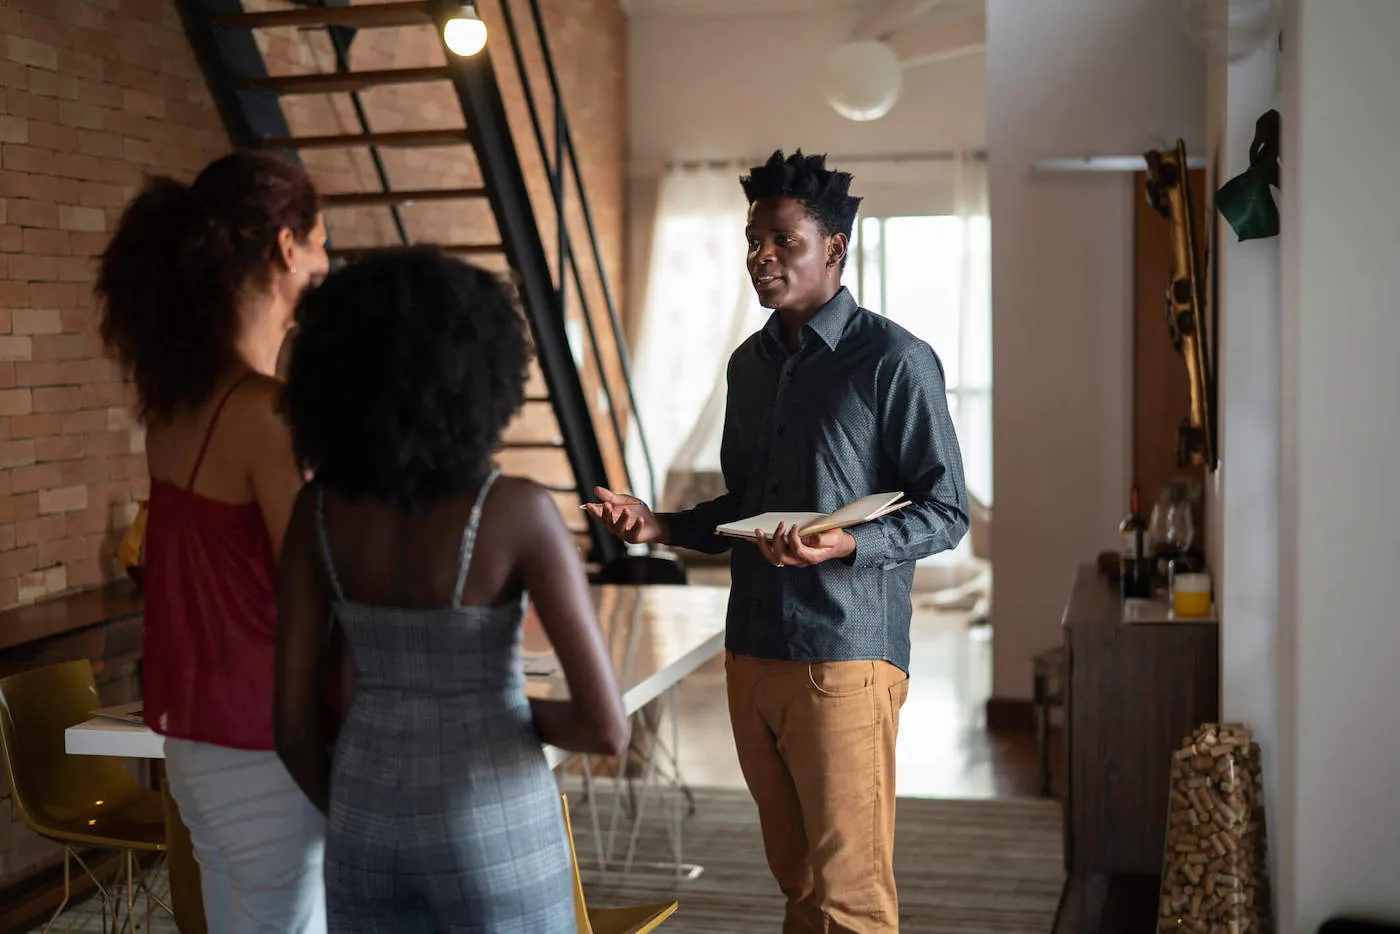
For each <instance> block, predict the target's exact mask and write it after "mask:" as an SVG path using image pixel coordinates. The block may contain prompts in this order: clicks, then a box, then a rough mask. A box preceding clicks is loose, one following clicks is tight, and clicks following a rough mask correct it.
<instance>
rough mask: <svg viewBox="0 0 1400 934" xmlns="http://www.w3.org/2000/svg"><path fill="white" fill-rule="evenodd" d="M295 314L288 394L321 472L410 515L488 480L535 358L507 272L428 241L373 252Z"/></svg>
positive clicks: (349, 494)
mask: <svg viewBox="0 0 1400 934" xmlns="http://www.w3.org/2000/svg"><path fill="white" fill-rule="evenodd" d="M296 320H297V325H298V329H297V333H296V335H295V337H294V338H293V343H292V352H291V358H290V361H289V363H288V369H287V385H286V387H285V388H284V389H283V392H282V405H283V411H284V413H285V415H286V417H287V420H288V421H289V422H290V423H291V428H292V443H293V445H294V447H295V450H296V456H297V459H298V460H299V461H300V462H301V465H302V467H303V468H305V469H309V470H313V471H315V473H316V478H317V480H318V482H320V483H322V484H324V485H325V486H326V487H327V488H328V489H331V490H334V491H335V492H336V493H339V494H340V495H341V496H344V497H346V498H347V499H352V500H353V499H357V498H359V497H361V496H370V497H373V498H375V499H378V500H380V501H382V502H386V503H389V504H391V505H393V506H395V507H397V508H400V509H403V510H406V511H408V512H419V511H421V510H422V509H423V508H424V507H426V506H427V505H428V504H429V503H431V502H432V501H434V500H436V499H438V498H441V497H444V496H451V495H453V494H458V493H463V492H467V491H469V490H472V489H474V488H475V487H476V485H477V484H479V483H480V482H481V480H482V479H483V478H484V477H485V475H486V473H487V472H488V470H489V468H490V464H491V455H492V452H493V451H494V450H495V448H496V446H497V444H498V443H499V441H500V438H501V432H502V431H503V430H504V429H505V427H506V425H507V423H509V422H510V420H511V418H512V417H513V416H514V415H515V413H516V412H518V411H519V410H520V407H521V405H522V404H523V403H524V401H525V380H526V376H527V369H528V367H529V365H530V360H531V357H532V350H531V344H530V340H529V337H528V334H527V331H526V326H525V320H524V318H523V316H522V315H521V314H520V310H519V308H518V306H517V304H516V299H515V294H514V291H513V289H512V288H511V287H510V286H509V285H508V284H507V283H506V282H505V281H504V280H503V279H502V278H500V277H499V276H497V275H495V274H493V273H491V272H488V271H486V270H484V269H481V268H479V267H477V266H472V265H469V264H467V263H463V262H461V261H460V260H457V259H453V258H452V257H449V256H448V255H446V254H445V253H443V252H442V251H441V250H438V249H436V248H433V247H412V248H408V249H403V250H392V251H384V252H379V253H371V254H368V255H366V256H365V257H364V258H362V259H360V260H359V261H358V262H355V263H353V264H352V265H350V266H347V267H345V268H343V269H341V270H339V271H337V272H334V273H332V274H331V275H330V276H329V277H328V278H327V279H326V281H325V282H324V283H322V284H321V285H320V286H319V287H317V288H315V289H312V290H311V291H309V292H307V293H306V294H305V295H304V296H303V297H302V300H301V303H300V304H299V305H298V307H297V313H296Z"/></svg>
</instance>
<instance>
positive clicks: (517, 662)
mask: <svg viewBox="0 0 1400 934" xmlns="http://www.w3.org/2000/svg"><path fill="white" fill-rule="evenodd" d="M297 320H298V324H299V325H300V332H299V334H298V336H297V338H296V343H295V345H294V347H293V351H292V357H291V363H290V368H289V373H288V382H287V387H286V391H285V394H284V401H285V403H286V405H285V408H286V412H287V415H288V418H289V420H290V422H291V425H292V436H293V440H294V443H295V448H296V454H297V457H298V459H299V460H300V461H301V463H302V466H303V467H304V468H306V469H309V470H314V472H315V475H316V480H315V482H314V483H313V484H312V485H310V486H308V487H307V488H306V489H305V490H304V491H303V493H302V495H301V497H300V498H299V499H298V501H297V504H296V507H295V510H294V512H293V516H292V520H291V524H290V526H289V528H288V531H287V539H286V542H285V544H284V546H283V552H282V565H281V584H280V588H281V590H280V611H281V612H280V619H279V637H278V663H277V669H278V673H277V703H276V723H275V727H276V735H277V744H278V751H279V753H280V754H281V755H282V758H283V760H284V761H285V762H286V764H287V767H288V769H289V770H290V771H291V773H292V775H293V777H294V778H296V780H297V782H298V784H300V785H301V787H302V789H303V790H304V791H305V792H306V794H307V796H308V797H309V798H310V799H311V801H312V802H313V803H315V804H316V805H317V806H318V807H320V808H321V809H322V810H324V811H327V812H328V815H329V822H328V831H327V840H326V903H327V917H328V921H329V926H330V929H331V931H332V932H351V931H354V932H423V934H427V932H434V931H453V932H462V934H467V932H473V934H478V932H479V934H564V932H568V934H573V932H574V931H575V930H576V928H575V919H574V908H573V890H572V880H571V876H570V872H569V855H568V848H567V840H566V836H565V831H564V826H563V820H562V816H561V813H560V807H559V799H558V792H557V788H556V786H555V783H554V780H553V776H552V775H551V773H550V771H549V769H548V767H547V765H546V764H545V760H544V754H543V751H542V749H541V741H544V742H549V743H552V744H554V745H558V746H561V747H563V748H566V749H573V750H579V751H593V752H603V753H611V754H617V753H619V752H621V750H622V749H624V748H625V746H626V743H627V720H626V717H625V715H624V714H623V710H622V701H621V697H620V696H619V694H618V690H617V684H616V680H615V678H614V676H613V673H612V669H611V665H610V663H609V660H608V655H607V650H606V647H605V646H604V644H603V640H602V636H601V633H600V631H599V627H598V623H597V619H596V617H595V616H594V612H593V608H592V603H591V600H590V597H589V593H588V587H587V582H586V580H585V578H584V575H583V570H582V567H581V565H580V563H579V560H578V556H577V553H576V551H575V550H574V546H573V542H572V540H571V537H570V535H569V532H568V530H567V529H566V528H565V526H564V523H563V520H562V518H561V516H560V514H559V509H558V507H557V506H556V505H555V503H554V501H553V498H552V496H551V495H550V494H549V493H548V491H546V490H545V489H544V488H542V487H540V486H539V485H538V484H535V483H532V482H530V481H528V480H521V479H515V478H505V477H500V476H499V471H498V470H496V469H493V468H492V467H491V459H490V458H491V452H492V451H493V450H494V448H495V447H496V445H497V443H498V442H499V438H500V435H501V432H502V430H503V429H504V427H505V425H506V424H507V422H508V421H509V420H510V419H511V417H513V416H514V414H515V413H516V411H517V410H518V409H519V407H520V405H521V402H522V401H523V395H524V382H525V373H526V367H527V363H528V359H529V350H528V341H527V339H526V335H525V330H524V323H523V321H522V319H521V317H520V315H519V313H518V311H517V310H516V308H515V306H514V304H513V302H512V300H511V296H510V294H509V292H508V290H507V289H506V288H505V286H504V285H503V284H502V283H501V282H500V281H499V280H498V279H497V278H496V277H495V276H493V275H491V274H490V273H487V272H485V271H483V270H480V269H477V268H475V267H472V266H468V265H466V264H464V263H461V262H458V261H456V260H453V259H450V258H448V257H446V256H445V255H444V254H442V253H440V252H438V251H435V250H431V249H415V250H411V251H406V252H404V253H400V254H393V255H387V254H386V255H381V256H375V257H371V258H369V259H366V260H362V261H360V262H359V263H356V264H354V265H352V266H350V267H348V268H347V269H345V270H343V271H340V272H337V273H334V274H333V275H331V277H330V278H329V279H327V281H326V283H325V285H323V286H322V287H321V288H320V289H318V290H316V291H315V292H313V293H311V294H310V295H308V297H307V299H306V301H305V302H304V303H303V305H302V307H301V308H300V309H299V311H298V314H297ZM527 594H528V595H529V598H532V599H533V600H534V602H535V605H536V607H537V609H538V611H539V615H540V620H541V623H542V624H543V626H544V628H545V630H546V632H547V633H548V635H549V637H550V640H551V642H552V643H553V645H554V649H555V651H556V653H557V654H558V656H559V660H560V663H561V666H562V667H563V669H564V674H565V677H566V678H567V680H568V682H569V693H570V697H571V699H570V700H568V701H542V700H529V699H527V698H526V697H525V694H524V675H523V671H522V667H521V659H520V651H519V646H520V632H521V624H522V622H523V619H524V612H525V605H526V602H527ZM331 616H333V617H334V619H335V621H336V623H337V624H338V627H339V632H340V634H342V635H343V636H344V639H345V643H346V644H347V645H348V646H349V649H350V656H351V658H352V659H353V685H354V686H353V699H352V701H351V703H350V706H349V710H348V713H347V714H346V715H345V718H344V721H343V724H342V725H341V726H340V727H339V732H338V735H336V737H335V739H334V756H333V759H332V756H331V755H330V754H328V752H327V749H328V746H329V744H330V742H331V738H332V734H334V733H335V728H334V724H333V723H332V722H331V721H332V720H334V716H333V715H328V713H327V710H326V705H325V703H324V699H325V696H326V689H327V686H328V685H327V679H326V678H325V677H324V675H325V673H326V672H328V671H334V670H335V667H336V663H335V660H334V659H333V658H332V657H331V654H332V653H331V652H330V650H329V648H328V646H329V645H330V644H331V642H330V640H328V638H327V630H326V625H325V621H326V619H327V618H328V617H331Z"/></svg>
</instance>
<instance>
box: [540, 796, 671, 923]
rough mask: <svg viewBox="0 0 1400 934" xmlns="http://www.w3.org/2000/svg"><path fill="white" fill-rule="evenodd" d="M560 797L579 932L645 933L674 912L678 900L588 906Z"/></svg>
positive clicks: (571, 828)
mask: <svg viewBox="0 0 1400 934" xmlns="http://www.w3.org/2000/svg"><path fill="white" fill-rule="evenodd" d="M559 798H560V800H561V801H562V802H563V804H564V829H565V830H566V831H568V834H569V862H570V864H571V865H572V866H573V870H574V916H575V917H576V918H577V919H578V934H647V932H648V931H654V930H656V929H657V928H658V927H660V926H661V922H662V921H665V920H666V919H667V918H669V917H671V915H673V914H675V913H676V909H677V908H678V907H680V903H679V902H671V903H670V904H669V905H636V906H634V907H631V908H589V907H588V906H587V905H586V904H585V903H584V900H583V880H582V879H580V878H579V874H578V853H577V852H576V851H575V850H574V825H573V822H572V821H571V820H569V798H568V796H567V795H560V796H559Z"/></svg>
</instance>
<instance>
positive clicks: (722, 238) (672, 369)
mask: <svg viewBox="0 0 1400 934" xmlns="http://www.w3.org/2000/svg"><path fill="white" fill-rule="evenodd" d="M744 170H745V165H742V164H740V163H737V162H736V163H735V164H734V166H733V167H732V168H722V169H711V168H705V169H687V168H681V169H675V170H671V171H668V172H667V173H666V175H665V176H663V178H662V179H661V185H660V190H659V192H658V195H657V208H656V224H655V228H654V232H653V235H652V250H651V264H650V269H649V271H648V274H647V285H646V292H645V299H644V304H643V310H642V316H641V321H640V326H639V333H638V336H637V341H636V354H635V364H634V371H635V372H634V376H635V380H636V390H637V406H638V409H639V413H640V415H641V421H642V425H643V426H644V429H645V432H646V439H647V442H648V445H649V447H650V449H651V459H652V465H653V468H654V470H655V471H656V476H657V479H658V481H659V482H658V483H657V486H658V487H660V488H661V489H662V490H663V492H662V494H661V507H662V508H664V509H675V508H680V507H682V506H686V505H691V504H693V503H695V502H698V501H700V500H702V499H708V498H710V497H712V496H717V495H719V494H720V493H722V492H724V489H723V482H722V481H721V480H719V478H718V471H719V432H720V427H721V424H722V422H723V420H724V389H725V386H724V374H725V368H726V366H727V364H728V362H729V355H730V354H731V353H732V352H733V350H734V348H735V347H737V346H738V345H739V344H740V343H741V342H742V341H743V339H744V337H745V336H746V335H748V334H749V333H750V332H752V331H754V330H756V329H757V328H758V327H759V326H760V325H761V324H762V321H763V317H762V314H763V312H762V309H761V308H759V307H758V304H757V302H756V301H755V300H754V295H753V289H752V288H751V287H750V285H749V281H748V274H747V272H746V271H745V267H744V256H745V252H746V247H745V243H744V223H745V218H746V216H747V213H748V203H747V202H746V200H745V198H744V193H743V190H742V189H741V188H740V187H739V176H740V175H741V174H743V172H744ZM711 438H712V439H713V443H711ZM628 462H629V463H631V464H634V465H640V464H641V463H642V459H641V445H640V439H639V438H638V436H637V433H636V431H635V430H634V431H632V432H631V434H630V437H629V439H628ZM638 470H640V468H636V469H634V475H635V474H637V472H638ZM638 479H639V480H640V477H638Z"/></svg>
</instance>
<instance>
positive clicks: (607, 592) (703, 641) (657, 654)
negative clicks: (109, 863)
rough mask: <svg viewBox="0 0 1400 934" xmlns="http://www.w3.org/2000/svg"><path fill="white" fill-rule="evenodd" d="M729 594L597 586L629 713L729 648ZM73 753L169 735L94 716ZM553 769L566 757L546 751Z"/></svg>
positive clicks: (156, 743) (145, 745)
mask: <svg viewBox="0 0 1400 934" xmlns="http://www.w3.org/2000/svg"><path fill="white" fill-rule="evenodd" d="M728 600H729V591H728V590H727V589H726V588H723V587H689V586H687V587H671V586H653V587H620V586H611V585H609V586H601V587H594V588H593V603H594V606H595V607H596V608H597V610H598V619H599V622H600V623H601V624H602V627H603V635H604V637H605V638H606V639H607V641H608V646H609V648H610V649H611V651H612V661H613V670H614V671H616V672H617V676H618V682H619V683H620V684H621V686H622V703H623V707H624V709H626V711H627V713H628V714H632V713H636V712H637V711H638V710H640V709H641V708H642V707H644V706H646V705H647V704H648V703H650V702H651V701H653V700H655V699H656V698H657V697H659V696H660V695H661V694H662V693H663V692H665V691H666V690H667V689H669V688H671V687H672V686H674V685H675V684H676V683H677V682H679V681H680V680H681V679H682V678H684V677H685V676H686V675H688V674H690V673H691V672H693V671H695V669H697V668H699V667H700V666H701V665H703V664H704V663H705V662H707V661H709V660H710V659H711V658H713V657H714V656H715V655H717V654H719V652H720V651H721V650H722V649H723V648H724V616H725V610H726V608H727V605H728ZM549 648H550V646H549V639H548V638H547V637H546V636H545V634H544V630H543V629H542V628H541V626H540V623H539V619H538V618H537V617H536V616H535V615H534V612H533V610H532V611H531V613H530V615H529V616H528V617H527V618H526V620H525V631H524V649H525V651H526V652H545V651H549ZM525 693H526V694H527V695H529V696H531V697H567V696H568V685H567V684H566V683H565V682H564V679H563V676H562V675H556V676H551V677H548V678H530V679H529V680H528V681H527V684H526V688H525ZM64 741H65V748H66V749H67V751H68V753H69V754H70V755H78V756H120V757H126V758H140V759H162V758H164V757H165V738H164V737H162V736H160V735H159V734H157V733H156V732H154V731H153V730H151V729H150V728H149V727H146V726H137V725H133V724H128V723H122V722H119V721H117V720H109V719H105V718H103V717H93V718H92V719H91V720H87V721H84V722H83V723H79V724H78V725H76V726H71V727H69V728H68V730H67V731H66V733H65V737H64ZM545 758H546V759H547V760H548V762H549V765H550V767H551V768H553V767H555V766H558V765H559V763H561V762H563V761H564V760H565V759H566V758H568V753H566V752H564V751H563V750H561V749H556V748H554V747H553V746H546V747H545Z"/></svg>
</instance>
